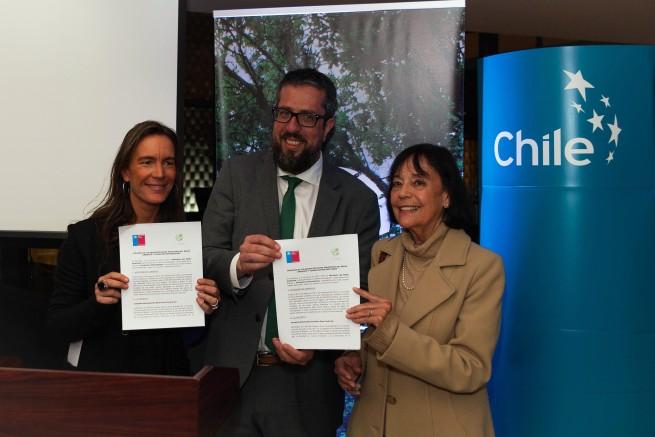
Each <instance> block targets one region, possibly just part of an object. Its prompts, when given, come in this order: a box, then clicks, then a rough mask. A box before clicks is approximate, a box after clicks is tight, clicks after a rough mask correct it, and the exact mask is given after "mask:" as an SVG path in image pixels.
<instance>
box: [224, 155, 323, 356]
mask: <svg viewBox="0 0 655 437" xmlns="http://www.w3.org/2000/svg"><path fill="white" fill-rule="evenodd" d="M322 174H323V154H321V156H320V157H319V158H318V161H316V162H315V163H314V164H313V165H312V166H311V167H309V168H308V169H307V170H305V171H304V172H302V173H300V174H297V175H294V174H291V173H288V172H286V171H284V170H282V169H281V168H279V167H278V168H277V198H278V210H281V209H282V200H283V199H284V194H285V193H286V192H287V187H288V186H289V183H288V182H287V181H286V180H284V179H283V178H282V176H286V175H289V176H295V177H297V178H298V179H301V180H302V182H301V183H300V184H298V186H296V189H295V190H294V194H295V196H296V216H295V222H294V226H293V238H294V239H295V238H306V237H307V235H308V234H309V227H310V226H311V224H312V217H314V208H315V207H316V198H317V197H318V186H319V184H320V182H321V176H322ZM237 261H239V254H238V253H237V254H236V255H234V258H232V262H231V263H230V281H231V282H232V287H233V288H234V292H235V293H236V294H237V295H238V294H240V293H243V292H245V289H246V288H247V287H248V286H249V285H250V282H252V275H246V276H244V277H242V278H241V279H239V278H238V277H237ZM242 290H244V291H242ZM267 317H268V311H266V315H265V316H264V323H263V324H262V333H261V337H260V339H259V350H260V351H268V348H267V347H266V344H265V343H264V339H265V338H266V319H267Z"/></svg>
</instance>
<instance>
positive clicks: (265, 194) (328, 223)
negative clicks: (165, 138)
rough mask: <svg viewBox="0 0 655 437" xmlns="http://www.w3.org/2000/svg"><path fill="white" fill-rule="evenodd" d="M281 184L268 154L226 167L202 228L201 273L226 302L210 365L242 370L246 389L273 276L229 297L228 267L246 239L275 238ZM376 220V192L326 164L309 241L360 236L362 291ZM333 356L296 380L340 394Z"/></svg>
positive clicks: (257, 278)
mask: <svg viewBox="0 0 655 437" xmlns="http://www.w3.org/2000/svg"><path fill="white" fill-rule="evenodd" d="M324 162H325V161H324ZM276 178H277V169H276V166H275V163H274V162H273V157H272V154H271V153H270V152H259V153H255V154H250V155H245V156H238V157H235V158H233V159H230V160H228V161H226V162H225V163H224V164H223V168H222V169H221V172H220V174H219V176H218V179H217V180H216V184H215V185H214V189H213V191H212V194H211V197H210V199H209V203H208V205H207V210H206V212H205V215H204V218H203V222H202V231H203V232H202V235H203V255H204V266H205V272H204V273H205V276H206V277H210V278H213V279H215V280H216V282H217V283H218V286H219V288H220V290H221V293H222V294H223V303H222V305H221V308H220V310H219V311H217V312H216V313H215V315H214V317H213V318H212V321H211V326H210V332H209V340H208V343H207V348H206V361H207V362H208V363H210V364H213V365H217V366H223V367H236V368H238V369H239V373H240V380H241V384H243V383H244V381H245V380H246V378H247V377H248V375H249V373H250V370H251V368H252V366H253V363H254V360H255V356H256V353H257V348H258V342H259V337H260V333H261V329H262V322H263V319H264V314H265V313H266V308H267V304H268V301H269V299H270V298H271V293H273V273H272V268H271V267H270V266H269V267H267V268H265V269H261V270H259V271H257V272H256V273H255V275H254V278H253V281H252V283H251V284H250V286H249V287H248V288H247V289H246V290H244V291H245V292H244V293H241V294H240V295H239V296H237V295H235V294H234V292H233V290H232V285H231V282H230V275H229V267H230V262H231V261H232V258H233V257H234V255H235V254H236V253H237V252H238V251H239V246H240V245H241V243H242V242H243V240H244V238H245V237H246V236H247V235H250V234H264V235H268V236H269V237H271V238H273V239H276V238H278V235H279V206H278V205H279V203H278V195H277V183H276ZM379 217H380V214H379V206H378V202H377V198H376V196H375V194H374V193H373V191H371V190H370V189H369V188H368V187H366V186H365V185H364V184H363V183H361V182H360V181H359V180H357V179H356V178H355V177H353V176H352V175H350V174H348V173H347V172H345V171H343V170H341V169H339V168H336V167H334V166H332V165H330V164H327V163H324V166H323V174H322V176H321V182H320V185H319V192H318V197H317V200H316V207H315V210H314V216H313V218H312V223H311V226H310V229H309V237H318V236H327V235H339V234H349V233H356V234H358V235H359V255H360V274H361V283H362V285H363V286H366V282H367V275H368V270H369V267H370V253H371V246H372V245H373V243H374V242H375V241H376V240H377V238H378V232H379V227H380V219H379ZM334 355H335V354H334V353H317V354H316V355H315V358H314V360H313V362H312V363H310V364H309V365H307V366H305V367H303V368H302V369H298V372H299V373H305V374H307V377H308V378H309V377H315V378H320V379H321V380H322V382H321V384H326V385H334V386H335V387H337V383H336V379H335V378H334V372H333V359H334ZM321 361H324V362H323V363H322V364H321ZM318 367H321V368H322V370H321V371H319V370H318V369H317V368H318ZM319 374H320V376H319ZM312 375H313V376H312ZM326 379H329V380H327V381H326ZM315 395H317V394H316V393H315Z"/></svg>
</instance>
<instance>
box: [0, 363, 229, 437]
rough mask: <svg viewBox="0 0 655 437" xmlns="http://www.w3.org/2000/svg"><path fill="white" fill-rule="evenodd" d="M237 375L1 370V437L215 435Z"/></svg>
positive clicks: (223, 372) (203, 371)
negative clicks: (164, 374)
mask: <svg viewBox="0 0 655 437" xmlns="http://www.w3.org/2000/svg"><path fill="white" fill-rule="evenodd" d="M238 395H239V375H238V371H237V370H236V369H224V368H214V367H211V366H205V367H204V368H202V369H201V370H200V371H199V372H198V373H197V374H196V375H195V376H193V377H183V376H163V375H136V374H124V373H97V372H78V371H63V370H41V369H22V368H9V367H0V436H20V437H23V436H30V437H32V436H34V437H37V436H67V437H74V436H84V437H88V436H153V437H154V436H157V437H162V436H184V437H195V436H213V435H215V434H216V431H217V430H218V428H219V426H220V424H221V423H222V422H223V421H224V420H225V418H226V417H227V415H228V414H229V413H230V412H231V410H232V408H233V407H234V405H235V404H236V401H237V397H238Z"/></svg>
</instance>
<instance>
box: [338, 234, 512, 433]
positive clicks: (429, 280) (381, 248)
mask: <svg viewBox="0 0 655 437" xmlns="http://www.w3.org/2000/svg"><path fill="white" fill-rule="evenodd" d="M402 254H403V247H402V244H401V242H400V238H394V239H391V240H383V241H379V242H377V243H376V244H375V245H374V246H373V250H372V258H371V259H372V263H373V264H372V267H371V270H370V272H369V277H368V278H369V279H368V283H369V288H370V291H371V292H372V293H375V294H378V295H381V296H384V297H385V298H387V299H389V300H391V302H395V297H396V296H395V295H396V292H397V287H398V276H399V274H400V269H401V262H402ZM504 286H505V276H504V273H503V265H502V261H501V259H500V257H499V256H497V255H495V254H494V253H492V252H490V251H488V250H486V249H483V248H481V247H480V246H478V245H477V244H475V243H472V242H471V240H470V238H469V237H468V236H467V235H466V233H464V232H463V231H461V230H454V229H451V230H449V231H448V233H447V234H446V236H445V238H444V241H443V243H442V246H441V249H440V250H439V253H438V254H437V256H436V257H435V259H434V260H433V262H432V263H431V264H430V265H429V266H428V268H427V271H425V272H424V273H423V275H422V276H421V278H420V279H419V281H418V282H417V284H416V288H415V290H413V291H412V292H411V295H410V296H409V297H408V299H407V302H406V303H405V306H404V307H403V309H402V312H401V313H400V314H396V313H394V312H393V310H392V312H391V313H389V315H388V316H387V318H386V319H385V320H384V322H383V323H382V324H381V325H380V326H379V327H378V328H377V329H374V330H371V329H369V331H372V332H367V334H366V335H365V341H364V346H363V351H362V356H363V360H364V366H365V367H364V372H363V382H362V390H361V395H360V397H359V399H358V400H357V402H356V403H355V407H354V410H353V415H352V417H351V421H350V424H349V427H348V433H347V435H348V437H376V436H379V437H382V436H383V435H384V436H385V437H422V436H426V437H427V436H430V437H437V436H439V437H459V436H462V437H464V436H466V437H491V436H493V435H494V431H493V424H492V420H491V413H490V410H489V401H488V398H487V390H486V384H487V381H488V380H489V378H490V376H491V359H492V356H493V352H494V348H495V346H496V340H497V338H498V332H499V326H500V305H501V298H502V294H503V289H504ZM385 416H386V417H385ZM385 427H386V429H385Z"/></svg>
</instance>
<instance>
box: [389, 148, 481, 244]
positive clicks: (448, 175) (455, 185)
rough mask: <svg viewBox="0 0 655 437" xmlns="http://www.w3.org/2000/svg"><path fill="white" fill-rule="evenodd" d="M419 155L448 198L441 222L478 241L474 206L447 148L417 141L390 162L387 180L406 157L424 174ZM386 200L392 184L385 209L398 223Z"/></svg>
mask: <svg viewBox="0 0 655 437" xmlns="http://www.w3.org/2000/svg"><path fill="white" fill-rule="evenodd" d="M421 158H424V159H425V162H427V164H428V165H429V166H430V167H432V169H433V170H434V171H436V172H437V173H438V174H439V176H440V177H441V183H442V185H443V189H444V191H446V192H447V193H448V195H449V197H450V205H449V207H448V208H447V209H445V210H444V215H443V222H444V223H445V224H446V225H447V226H448V227H449V228H452V229H462V230H464V232H466V233H467V234H468V235H469V237H471V239H472V240H473V241H477V231H476V226H475V220H474V215H473V207H472V205H471V201H470V199H469V196H468V193H467V192H466V187H465V186H464V181H463V180H462V177H461V175H460V173H459V169H458V168H457V164H456V163H455V158H454V157H453V155H452V153H450V151H449V150H448V149H446V148H445V147H442V146H435V145H433V144H416V145H414V146H411V147H408V148H407V149H405V150H403V151H402V152H401V153H400V154H399V155H398V156H397V157H396V159H394V161H393V164H391V170H390V171H389V181H390V182H391V180H393V176H394V175H395V174H396V173H397V172H398V169H400V167H401V166H402V165H403V164H404V163H405V162H407V161H409V160H411V162H412V165H413V167H414V169H415V170H416V172H417V173H418V174H421V175H425V174H426V173H427V172H426V170H425V169H424V168H423V167H421ZM389 199H391V183H390V184H389V189H388V190H387V209H388V211H389V217H390V218H391V219H392V220H393V221H394V223H397V222H396V218H395V217H394V214H393V209H392V208H391V202H390V201H389Z"/></svg>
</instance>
